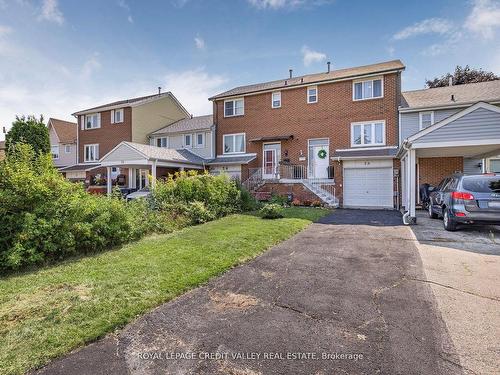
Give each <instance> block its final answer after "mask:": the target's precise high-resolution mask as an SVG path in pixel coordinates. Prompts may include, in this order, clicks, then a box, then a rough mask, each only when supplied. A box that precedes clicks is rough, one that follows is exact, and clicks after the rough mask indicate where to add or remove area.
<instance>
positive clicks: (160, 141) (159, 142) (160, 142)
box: [156, 137, 168, 148]
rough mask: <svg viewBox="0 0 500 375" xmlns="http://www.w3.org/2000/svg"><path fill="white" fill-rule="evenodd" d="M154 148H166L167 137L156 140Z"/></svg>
mask: <svg viewBox="0 0 500 375" xmlns="http://www.w3.org/2000/svg"><path fill="white" fill-rule="evenodd" d="M156 146H158V147H164V148H168V138H167V137H161V138H156Z"/></svg>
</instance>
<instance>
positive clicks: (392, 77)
mask: <svg viewBox="0 0 500 375" xmlns="http://www.w3.org/2000/svg"><path fill="white" fill-rule="evenodd" d="M329 67H330V65H329V64H328V68H327V71H326V72H325V73H319V74H311V75H305V76H300V77H293V76H292V74H291V72H290V76H289V77H288V78H286V79H282V80H277V81H272V82H265V83H259V84H253V85H248V86H242V87H236V88H234V89H231V90H229V91H226V92H224V93H221V94H218V95H215V96H213V97H212V98H210V100H212V101H213V111H214V113H213V116H214V123H215V124H216V126H217V136H216V151H217V155H218V156H225V157H226V159H228V160H230V157H234V163H232V164H229V162H228V163H226V165H224V166H223V167H219V168H224V169H225V170H228V171H231V173H233V174H239V175H240V176H241V179H242V180H243V181H247V182H249V183H251V185H250V186H251V187H252V188H255V189H258V190H261V191H275V192H279V193H288V194H294V195H295V196H309V197H310V193H311V192H313V193H315V195H317V196H319V197H321V198H322V199H323V200H324V201H327V202H329V203H333V204H341V205H343V206H344V207H350V206H352V207H386V208H393V207H394V206H395V205H396V204H397V202H396V197H397V191H398V181H397V173H398V168H399V161H398V159H397V158H396V153H397V148H398V142H399V133H398V106H399V104H400V100H401V72H402V71H403V70H404V68H405V66H404V65H403V63H402V62H401V61H399V60H394V61H388V62H383V63H377V64H372V65H367V66H361V67H355V68H349V69H341V70H330V68H329ZM214 169H215V168H214ZM394 176H396V178H395V177H394Z"/></svg>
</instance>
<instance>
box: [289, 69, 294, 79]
mask: <svg viewBox="0 0 500 375" xmlns="http://www.w3.org/2000/svg"><path fill="white" fill-rule="evenodd" d="M288 72H289V73H290V78H292V77H293V69H288Z"/></svg>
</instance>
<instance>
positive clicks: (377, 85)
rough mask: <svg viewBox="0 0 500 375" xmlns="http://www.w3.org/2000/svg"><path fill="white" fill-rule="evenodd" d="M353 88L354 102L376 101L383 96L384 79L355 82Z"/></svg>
mask: <svg viewBox="0 0 500 375" xmlns="http://www.w3.org/2000/svg"><path fill="white" fill-rule="evenodd" d="M353 87H354V89H353V99H354V100H363V99H374V98H381V97H382V96H383V91H384V90H383V83H382V78H377V79H371V80H367V81H358V82H354V84H353Z"/></svg>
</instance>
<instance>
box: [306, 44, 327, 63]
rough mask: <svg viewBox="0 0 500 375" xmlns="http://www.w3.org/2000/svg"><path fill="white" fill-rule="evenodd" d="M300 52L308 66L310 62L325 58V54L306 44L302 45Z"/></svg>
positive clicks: (317, 61) (320, 60)
mask: <svg viewBox="0 0 500 375" xmlns="http://www.w3.org/2000/svg"><path fill="white" fill-rule="evenodd" d="M301 52H302V59H303V61H304V65H305V66H309V65H311V64H312V63H319V62H322V61H324V60H326V55H325V54H324V53H322V52H318V51H313V50H312V49H310V48H309V47H308V46H303V47H302V49H301Z"/></svg>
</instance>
